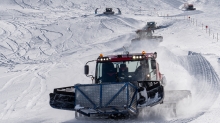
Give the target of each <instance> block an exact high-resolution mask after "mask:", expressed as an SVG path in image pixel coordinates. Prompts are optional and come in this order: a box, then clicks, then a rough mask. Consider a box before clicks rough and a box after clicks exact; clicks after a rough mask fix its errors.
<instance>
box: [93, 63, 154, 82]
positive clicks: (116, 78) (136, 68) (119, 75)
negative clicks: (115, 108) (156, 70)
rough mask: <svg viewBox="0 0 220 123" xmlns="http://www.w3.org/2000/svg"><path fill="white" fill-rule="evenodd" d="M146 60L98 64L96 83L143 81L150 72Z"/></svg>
mask: <svg viewBox="0 0 220 123" xmlns="http://www.w3.org/2000/svg"><path fill="white" fill-rule="evenodd" d="M149 64H150V63H149V62H148V61H147V60H141V61H123V62H98V63H97V66H96V77H95V78H96V83H105V82H129V81H143V80H145V79H146V75H147V73H149V72H150V71H151V70H150V68H149Z"/></svg>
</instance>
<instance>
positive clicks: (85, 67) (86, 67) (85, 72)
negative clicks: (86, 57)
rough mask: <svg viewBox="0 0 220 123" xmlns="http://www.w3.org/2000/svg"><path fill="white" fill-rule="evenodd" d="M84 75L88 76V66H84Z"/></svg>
mask: <svg viewBox="0 0 220 123" xmlns="http://www.w3.org/2000/svg"><path fill="white" fill-rule="evenodd" d="M84 74H85V75H88V74H89V65H85V66H84Z"/></svg>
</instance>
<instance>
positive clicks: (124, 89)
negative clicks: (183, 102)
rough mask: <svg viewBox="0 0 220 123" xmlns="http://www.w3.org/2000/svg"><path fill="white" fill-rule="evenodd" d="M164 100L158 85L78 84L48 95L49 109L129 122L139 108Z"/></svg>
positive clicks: (127, 83)
mask: <svg viewBox="0 0 220 123" xmlns="http://www.w3.org/2000/svg"><path fill="white" fill-rule="evenodd" d="M140 88H142V89H140ZM141 97H143V98H144V100H142V99H143V98H141ZM163 98H164V90H163V86H162V85H161V84H160V82H159V81H140V82H125V83H104V84H83V85H80V84H78V85H75V86H71V87H63V88H56V89H54V93H50V106H51V107H53V108H56V109H63V110H72V111H76V112H77V113H79V114H83V115H85V116H88V117H96V118H106V117H108V118H109V117H110V118H115V117H117V118H128V117H136V116H138V114H139V110H138V108H141V107H146V106H154V105H156V104H159V103H161V102H162V100H163ZM141 100H142V102H141Z"/></svg>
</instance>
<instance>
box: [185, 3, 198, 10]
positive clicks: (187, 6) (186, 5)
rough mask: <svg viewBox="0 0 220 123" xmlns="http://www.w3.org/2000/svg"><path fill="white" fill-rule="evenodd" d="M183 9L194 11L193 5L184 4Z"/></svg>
mask: <svg viewBox="0 0 220 123" xmlns="http://www.w3.org/2000/svg"><path fill="white" fill-rule="evenodd" d="M183 9H185V10H196V8H194V6H193V4H188V3H185V4H184V6H183Z"/></svg>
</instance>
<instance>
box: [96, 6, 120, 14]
mask: <svg viewBox="0 0 220 123" xmlns="http://www.w3.org/2000/svg"><path fill="white" fill-rule="evenodd" d="M98 9H99V8H96V10H95V14H98ZM117 9H118V13H115V12H114V11H113V8H106V9H105V11H104V12H103V14H104V15H115V14H121V10H120V9H119V8H117Z"/></svg>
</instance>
